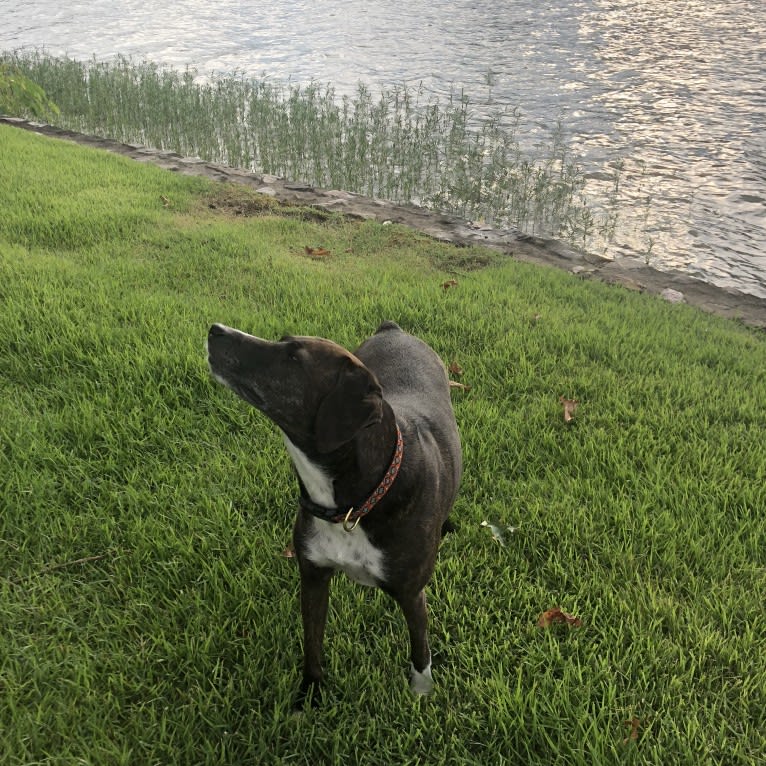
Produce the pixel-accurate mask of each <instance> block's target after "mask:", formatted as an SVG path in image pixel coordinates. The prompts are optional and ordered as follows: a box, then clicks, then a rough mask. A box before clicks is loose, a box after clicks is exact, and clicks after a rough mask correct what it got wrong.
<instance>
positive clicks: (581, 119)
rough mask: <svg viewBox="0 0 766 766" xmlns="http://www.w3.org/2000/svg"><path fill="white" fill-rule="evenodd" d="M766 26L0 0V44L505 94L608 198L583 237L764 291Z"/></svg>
mask: <svg viewBox="0 0 766 766" xmlns="http://www.w3.org/2000/svg"><path fill="white" fill-rule="evenodd" d="M765 30H766V3H763V1H762V0H654V1H652V0H643V1H641V0H569V1H567V0H548V2H546V3H544V4H541V3H539V0H516V1H515V2H509V1H508V0H485V1H484V2H478V0H474V1H473V2H472V1H471V0H452V2H444V1H443V0H428V2H425V1H421V0H407V2H402V0H390V2H387V3H370V2H368V0H345V2H343V3H339V2H336V1H334V0H312V2H305V0H300V1H298V2H281V3H265V2H255V1H254V0H240V1H239V2H237V1H236V0H219V1H218V2H211V1H210V0H205V1H204V2H203V0H197V2H195V1H194V0H173V2H169V0H155V1H154V2H153V3H151V4H149V3H146V2H137V0H124V2H121V3H114V2H111V0H93V1H92V2H73V3H68V4H64V5H62V4H61V3H59V2H52V1H50V0H38V1H37V2H34V3H19V2H18V1H17V0H0V50H7V49H16V48H19V47H43V48H45V49H46V50H47V51H48V52H49V53H51V54H64V53H65V54H67V55H69V56H71V57H72V58H77V59H90V58H92V57H94V56H95V57H96V58H97V59H111V58H112V57H113V56H114V55H115V54H117V53H121V54H124V55H128V56H133V57H134V58H136V59H150V60H152V61H155V62H157V63H160V64H170V65H174V66H176V67H179V68H183V67H185V66H187V65H190V66H192V67H194V68H196V69H197V70H198V71H199V72H200V73H203V74H208V73H219V74H227V73H231V72H234V71H236V72H244V73H246V74H249V75H252V76H253V77H266V78H269V79H274V80H285V81H286V80H291V81H292V82H297V83H304V82H308V81H310V80H315V81H319V82H323V83H324V82H329V83H332V84H333V85H334V86H335V88H336V91H337V92H338V93H339V94H343V93H348V94H352V93H354V92H355V91H356V86H357V83H358V82H360V81H361V82H364V83H366V84H367V85H369V86H371V87H372V88H373V89H375V88H380V87H386V86H390V85H394V84H401V83H407V84H409V85H419V84H420V83H422V84H423V86H424V87H425V89H426V90H427V91H428V92H430V93H433V94H436V95H439V96H440V97H445V98H446V96H447V95H448V94H449V93H450V91H451V90H458V91H459V90H461V89H462V90H463V91H464V92H465V93H466V94H467V95H468V96H469V97H470V99H471V103H472V104H473V105H474V108H475V109H476V110H477V111H478V112H482V111H487V112H489V111H492V110H493V109H495V108H496V107H499V106H504V105H508V106H512V107H514V106H517V107H519V108H520V110H521V112H522V115H523V131H522V135H521V136H520V138H521V140H522V144H523V145H525V146H526V147H528V148H530V149H533V148H534V146H535V144H536V143H539V142H541V141H544V140H547V139H549V138H550V133H551V130H552V129H553V128H554V126H555V124H556V121H557V119H560V120H561V122H562V123H563V126H564V129H565V134H566V137H567V140H568V141H569V143H570V144H571V146H572V148H573V150H574V152H575V153H576V155H578V156H579V158H580V160H581V164H582V166H583V168H584V169H585V172H586V175H587V178H588V182H587V186H586V193H587V195H588V197H589V199H590V200H591V202H592V203H594V204H595V205H596V207H597V209H602V210H604V211H608V210H614V209H616V210H618V212H619V216H618V219H617V221H616V225H615V227H614V232H613V234H614V236H613V237H612V238H611V240H608V239H607V238H605V237H603V236H595V237H594V238H593V239H592V240H591V241H590V243H589V247H590V249H591V250H593V251H595V252H598V253H601V254H605V255H607V256H609V257H615V258H619V257H635V258H640V259H642V260H644V261H647V262H649V263H651V264H652V265H653V266H656V267H658V268H667V269H678V270H682V271H685V272H686V273H689V274H691V275H693V276H696V277H698V278H700V279H704V280H706V281H709V282H713V283H716V284H719V285H723V286H729V287H735V288H737V289H739V290H742V291H744V292H749V293H753V294H756V295H759V296H761V297H764V298H766V87H765V86H764V82H765V81H766V77H765V76H764V75H766V33H765ZM618 168H621V170H620V171H619V172H618ZM616 175H617V176H618V179H619V187H618V189H617V190H615V176H616Z"/></svg>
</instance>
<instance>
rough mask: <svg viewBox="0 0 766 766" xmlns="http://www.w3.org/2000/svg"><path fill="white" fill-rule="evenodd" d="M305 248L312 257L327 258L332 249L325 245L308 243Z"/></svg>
mask: <svg viewBox="0 0 766 766" xmlns="http://www.w3.org/2000/svg"><path fill="white" fill-rule="evenodd" d="M303 249H304V250H305V251H306V255H308V256H309V257H310V258H326V257H327V256H328V255H330V251H329V250H327V249H326V248H324V247H309V246H308V245H306V247H304V248H303Z"/></svg>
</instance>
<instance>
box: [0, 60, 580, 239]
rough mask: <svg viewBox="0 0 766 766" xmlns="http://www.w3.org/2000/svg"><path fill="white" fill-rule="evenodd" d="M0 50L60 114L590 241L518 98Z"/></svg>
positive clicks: (77, 122) (569, 168) (563, 152)
mask: <svg viewBox="0 0 766 766" xmlns="http://www.w3.org/2000/svg"><path fill="white" fill-rule="evenodd" d="M0 61H7V62H11V63H13V65H14V66H15V67H17V68H18V70H19V71H21V72H23V73H24V75H25V76H27V77H29V78H30V79H31V80H33V81H34V82H36V83H38V84H39V85H40V86H42V87H43V88H44V89H45V91H46V92H47V94H48V96H49V97H50V98H51V99H52V100H53V101H54V102H55V103H56V104H57V105H58V107H59V108H60V110H61V114H60V115H59V116H58V117H57V119H56V122H57V124H59V125H61V126H62V127H66V128H69V129H73V130H78V131H82V132H86V133H95V134H98V135H104V136H109V137H111V138H115V139H117V140H121V141H125V142H129V143H141V144H146V145H151V146H153V147H157V148H161V149H168V150H172V151H175V152H178V153H180V154H182V155H191V156H199V157H201V158H203V159H205V160H208V161H211V162H219V163H223V164H226V165H231V166H234V167H240V168H247V169H252V170H256V171H259V172H262V173H268V174H274V175H279V176H284V177H287V178H290V179H292V180H295V181H301V182H305V183H307V184H311V185H315V186H319V187H325V188H343V189H346V190H348V191H354V192H358V193H361V194H366V195H369V196H377V197H383V198H385V199H389V200H393V201H396V202H402V203H409V202H411V203H415V204H420V205H424V206H426V207H430V208H433V209H436V210H439V211H442V212H446V213H453V214H457V215H460V216H461V217H464V218H467V219H469V220H477V221H484V222H486V223H491V224H493V225H495V226H507V227H515V228H517V229H520V230H522V231H524V232H527V233H530V234H537V235H542V236H559V237H562V238H565V239H567V240H568V241H570V242H571V243H573V244H575V245H577V246H580V247H583V246H586V245H587V240H588V236H589V227H592V225H593V219H594V217H593V215H592V214H591V212H590V210H589V207H588V203H587V201H586V200H585V199H584V196H583V186H584V177H583V174H582V172H581V169H580V167H579V166H578V164H577V162H576V161H575V159H574V158H573V157H572V156H571V155H570V153H569V152H568V149H567V145H566V140H565V137H564V131H563V129H562V127H561V126H560V125H559V126H558V128H557V129H555V130H553V131H552V137H551V140H550V141H549V142H548V143H547V144H546V145H544V146H540V147H538V149H537V150H536V151H535V152H534V154H529V153H525V152H524V151H522V149H521V147H520V143H519V140H518V131H519V129H520V127H521V116H520V113H519V111H518V109H513V108H505V109H500V110H499V111H497V112H496V113H495V114H492V115H490V116H479V115H477V114H475V113H474V110H473V109H472V106H471V102H470V100H469V98H468V96H467V95H466V94H465V93H453V94H452V95H451V96H450V98H449V99H448V100H446V101H440V100H439V99H437V98H436V97H434V96H431V95H429V94H427V93H426V92H425V91H424V90H423V89H422V88H413V87H408V86H404V85H401V86H394V87H392V88H390V89H387V90H384V91H382V92H381V93H380V94H378V95H373V93H372V92H371V91H370V89H369V88H367V87H366V86H365V85H363V84H360V85H359V87H358V90H357V92H356V94H355V96H353V97H349V96H343V97H338V95H337V93H336V92H335V90H334V89H333V88H332V86H330V85H322V84H319V83H310V84H308V85H298V84H285V83H275V82H271V81H268V80H255V79H251V78H249V77H245V76H243V75H233V76H228V77H220V78H216V79H201V78H200V77H198V74H197V72H196V71H194V70H192V69H186V70H184V71H178V70H175V69H169V68H164V67H159V66H157V65H156V64H153V63H151V62H146V61H142V62H134V61H132V60H131V59H128V58H124V57H119V58H117V59H116V60H114V61H112V62H99V61H95V60H94V61H89V62H81V61H75V60H72V59H69V58H58V57H53V56H49V55H46V54H45V53H42V52H39V51H35V52H31V51H23V52H18V53H5V54H3V56H2V58H0Z"/></svg>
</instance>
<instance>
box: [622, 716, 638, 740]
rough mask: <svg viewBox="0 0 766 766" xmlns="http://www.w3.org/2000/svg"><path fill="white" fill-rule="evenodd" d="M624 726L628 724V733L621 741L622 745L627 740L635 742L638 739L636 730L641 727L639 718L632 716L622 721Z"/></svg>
mask: <svg viewBox="0 0 766 766" xmlns="http://www.w3.org/2000/svg"><path fill="white" fill-rule="evenodd" d="M624 723H625V725H626V726H630V734H628V736H627V737H625V739H624V740H623V741H622V743H623V744H624V745H627V744H628V742H637V741H638V730H639V728H641V719H640V718H636V717H635V716H633V718H631V719H630V720H629V721H625V722H624Z"/></svg>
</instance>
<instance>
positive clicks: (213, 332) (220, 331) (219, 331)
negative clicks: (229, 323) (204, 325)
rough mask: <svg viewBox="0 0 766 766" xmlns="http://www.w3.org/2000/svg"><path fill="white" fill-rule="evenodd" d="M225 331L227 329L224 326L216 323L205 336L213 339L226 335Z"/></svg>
mask: <svg viewBox="0 0 766 766" xmlns="http://www.w3.org/2000/svg"><path fill="white" fill-rule="evenodd" d="M226 330H227V328H226V327H225V326H224V325H222V324H218V323H217V322H216V324H214V325H212V326H211V328H210V329H209V330H208V333H207V336H208V338H215V337H216V336H218V335H226Z"/></svg>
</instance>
